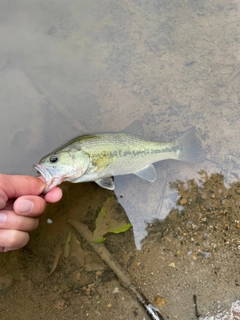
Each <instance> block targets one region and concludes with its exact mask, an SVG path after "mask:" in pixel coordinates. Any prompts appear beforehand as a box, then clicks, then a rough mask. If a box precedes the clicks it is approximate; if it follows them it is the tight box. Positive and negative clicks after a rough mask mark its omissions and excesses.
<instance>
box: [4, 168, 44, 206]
mask: <svg viewBox="0 0 240 320" xmlns="http://www.w3.org/2000/svg"><path fill="white" fill-rule="evenodd" d="M44 187H45V183H44V182H43V181H42V180H41V179H39V178H37V177H31V176H21V175H5V174H0V208H4V207H5V205H6V203H7V201H8V199H14V198H18V197H20V196H23V195H39V194H41V193H42V191H43V189H44Z"/></svg>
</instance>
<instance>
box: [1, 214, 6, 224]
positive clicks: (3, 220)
mask: <svg viewBox="0 0 240 320" xmlns="http://www.w3.org/2000/svg"><path fill="white" fill-rule="evenodd" d="M6 220H7V215H6V213H3V212H0V223H3V222H5V221H6Z"/></svg>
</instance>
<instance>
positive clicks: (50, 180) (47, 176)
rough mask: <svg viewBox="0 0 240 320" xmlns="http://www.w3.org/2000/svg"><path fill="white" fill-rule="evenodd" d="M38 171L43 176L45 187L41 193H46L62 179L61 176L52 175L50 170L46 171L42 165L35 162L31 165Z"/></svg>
mask: <svg viewBox="0 0 240 320" xmlns="http://www.w3.org/2000/svg"><path fill="white" fill-rule="evenodd" d="M33 167H34V168H35V169H36V170H37V171H38V173H40V175H41V176H42V177H43V178H44V180H45V184H46V187H45V188H44V190H43V193H47V192H48V191H50V190H52V189H53V188H54V187H56V186H57V185H59V184H60V183H61V182H62V181H63V179H64V178H63V177H57V176H53V175H52V173H51V172H50V171H48V170H47V169H46V168H45V167H44V166H43V165H41V164H36V165H34V166H33Z"/></svg>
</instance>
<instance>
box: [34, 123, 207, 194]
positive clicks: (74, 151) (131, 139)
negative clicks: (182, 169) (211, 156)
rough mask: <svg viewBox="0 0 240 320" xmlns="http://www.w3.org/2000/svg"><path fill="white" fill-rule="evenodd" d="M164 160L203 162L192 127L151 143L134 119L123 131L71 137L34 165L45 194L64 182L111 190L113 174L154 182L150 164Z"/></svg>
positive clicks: (201, 151)
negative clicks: (92, 184)
mask: <svg viewBox="0 0 240 320" xmlns="http://www.w3.org/2000/svg"><path fill="white" fill-rule="evenodd" d="M166 159H174V160H180V161H187V162H193V163H202V162H204V159H205V156H204V153H203V150H202V148H201V146H200V143H199V141H198V139H197V137H196V129H195V127H192V128H190V129H188V130H187V131H186V132H184V133H183V134H182V135H180V136H179V137H177V138H176V139H174V140H172V141H170V142H154V141H148V140H146V139H144V135H143V126H142V123H141V121H138V120H136V121H134V122H133V123H132V124H131V125H130V126H129V127H127V128H126V129H125V130H123V131H119V132H106V133H95V134H88V135H83V136H79V137H77V138H74V139H72V140H71V141H69V142H68V143H66V144H64V145H63V146H61V147H59V148H57V149H56V150H54V151H53V152H51V153H49V154H47V155H46V156H44V157H43V158H42V159H41V160H40V161H39V163H38V164H36V165H34V168H35V169H36V170H37V171H38V173H39V174H40V175H42V177H43V178H44V180H45V183H46V187H45V189H44V193H46V192H48V191H50V190H52V189H53V188H54V187H55V186H57V185H59V184H61V183H62V182H63V181H70V182H73V183H80V182H90V181H94V182H96V183H97V184H98V185H99V186H101V187H102V188H105V189H108V190H114V187H115V186H114V180H113V177H114V176H119V175H126V174H134V175H136V176H138V177H140V178H142V179H144V180H147V181H149V182H153V181H155V180H156V178H157V175H156V170H155V168H154V166H153V163H155V162H158V161H161V160H166Z"/></svg>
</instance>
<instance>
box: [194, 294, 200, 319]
mask: <svg viewBox="0 0 240 320" xmlns="http://www.w3.org/2000/svg"><path fill="white" fill-rule="evenodd" d="M193 303H194V309H195V316H196V317H197V318H199V317H200V313H199V312H198V307H197V296H196V295H195V294H194V295H193Z"/></svg>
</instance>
